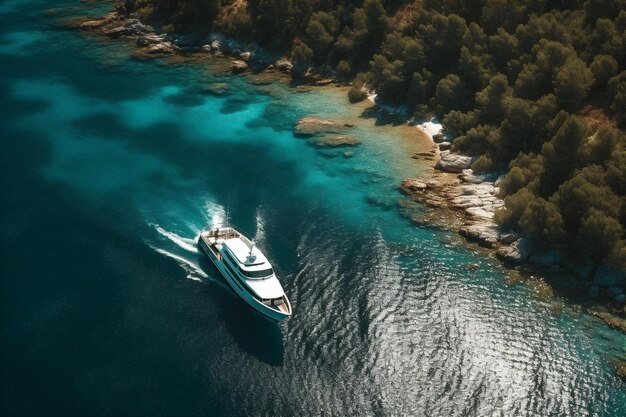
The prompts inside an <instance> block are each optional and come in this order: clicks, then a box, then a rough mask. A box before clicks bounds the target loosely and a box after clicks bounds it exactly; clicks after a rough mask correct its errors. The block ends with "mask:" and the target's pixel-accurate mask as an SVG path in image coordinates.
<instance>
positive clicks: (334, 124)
mask: <svg viewBox="0 0 626 417" xmlns="http://www.w3.org/2000/svg"><path fill="white" fill-rule="evenodd" d="M347 127H351V125H350V124H349V123H345V122H342V121H340V120H331V119H322V118H319V117H314V116H308V117H303V118H302V119H300V120H298V123H297V124H296V126H295V127H294V130H293V131H294V133H295V134H296V135H298V136H314V135H319V134H322V133H340V132H342V131H343V130H345V129H346V128H347Z"/></svg>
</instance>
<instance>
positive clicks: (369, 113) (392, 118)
mask: <svg viewBox="0 0 626 417" xmlns="http://www.w3.org/2000/svg"><path fill="white" fill-rule="evenodd" d="M359 117H360V118H361V119H375V125H376V126H387V125H389V126H400V125H403V124H405V123H406V115H404V114H401V113H390V112H388V111H387V110H385V109H383V108H380V107H378V106H376V105H373V106H372V107H368V108H367V109H365V110H363V111H362V112H361V114H360V115H359Z"/></svg>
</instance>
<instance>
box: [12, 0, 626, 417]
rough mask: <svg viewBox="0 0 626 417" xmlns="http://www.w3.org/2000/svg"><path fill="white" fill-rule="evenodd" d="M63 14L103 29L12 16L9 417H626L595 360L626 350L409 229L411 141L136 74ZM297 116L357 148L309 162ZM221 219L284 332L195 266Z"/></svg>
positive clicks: (258, 93) (289, 105)
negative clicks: (256, 261) (198, 239)
mask: <svg viewBox="0 0 626 417" xmlns="http://www.w3.org/2000/svg"><path fill="white" fill-rule="evenodd" d="M57 6H80V9H79V10H77V11H75V12H73V13H86V12H90V13H97V12H98V11H99V10H101V9H98V6H93V5H90V6H85V5H81V3H79V2H71V1H58V2H44V1H36V0H31V1H19V0H17V1H16V0H13V1H11V2H5V3H4V4H3V5H0V19H1V20H2V22H3V24H2V26H0V31H1V32H0V60H1V61H2V65H1V66H0V73H1V75H2V77H0V100H1V102H2V108H3V111H2V112H1V113H0V118H1V119H2V120H0V126H2V128H1V129H2V136H1V137H2V139H1V140H2V151H1V158H2V159H1V161H2V162H1V170H2V175H1V181H2V182H1V184H2V193H1V196H2V197H1V198H2V201H1V202H2V205H1V207H2V209H1V210H2V211H1V214H2V216H1V219H2V220H1V222H2V223H1V225H2V227H1V229H0V230H1V233H2V239H1V243H2V252H1V253H2V255H1V258H0V268H1V272H2V274H1V275H2V281H1V282H2V291H1V296H2V303H1V309H2V310H1V312H2V314H1V319H2V355H1V357H2V359H1V360H2V372H1V375H2V376H1V378H2V397H1V399H2V401H1V406H2V414H6V415H12V414H28V415H49V414H54V415H85V414H89V415H223V416H236V415H268V416H301V415H337V416H349V415H377V416H381V415H412V416H421V415H424V416H486V415H504V416H511V415H532V416H547V415H558V416H563V415H571V416H620V415H624V414H626V391H625V390H624V386H623V383H621V382H620V381H619V380H618V379H617V378H616V377H615V375H614V372H613V370H612V368H611V366H610V365H609V364H608V362H607V361H606V360H605V357H604V354H605V352H604V351H603V349H601V347H602V346H603V343H601V342H598V340H601V338H605V339H613V340H617V341H618V342H617V344H618V345H619V343H620V341H623V340H624V337H623V335H620V334H619V333H617V332H614V331H612V330H610V329H607V328H605V327H601V326H599V325H598V324H597V323H595V322H593V321H591V322H590V320H589V319H588V318H587V317H585V316H582V315H579V314H575V313H573V312H571V311H570V310H569V309H565V312H564V313H562V314H556V315H555V314H553V313H551V312H550V310H549V309H548V308H547V307H546V305H545V304H544V303H542V302H540V301H539V300H537V299H536V298H535V297H533V296H532V294H531V292H530V291H529V290H528V289H527V288H525V287H523V286H515V285H507V284H506V280H505V271H503V270H502V269H501V268H500V267H499V266H498V265H497V264H496V263H494V262H492V261H490V260H489V259H486V258H483V257H480V256H479V255H477V254H475V253H473V252H471V251H469V250H468V249H467V248H465V247H464V246H462V245H460V244H459V243H458V240H457V239H456V238H455V237H454V236H453V235H451V234H450V233H447V232H442V231H437V230H432V229H426V228H417V227H413V226H411V225H410V222H409V221H408V220H407V219H406V218H405V217H404V216H403V215H402V211H401V210H399V209H398V204H399V202H400V201H402V196H401V195H400V194H399V193H398V191H397V185H398V184H399V183H400V181H401V180H402V179H403V178H405V177H415V176H423V175H425V174H426V173H427V168H425V167H420V166H419V165H417V163H416V162H415V161H414V160H412V159H411V158H410V157H409V156H410V155H411V153H412V152H414V151H415V150H419V149H422V148H424V146H428V145H427V144H424V143H422V142H421V141H420V140H419V138H418V137H417V135H415V136H414V135H412V133H411V132H412V131H410V130H409V128H407V127H401V126H399V127H392V126H390V125H384V124H383V125H378V126H377V125H375V124H376V120H375V119H373V118H370V117H368V115H369V114H370V112H365V115H364V116H363V117H361V118H359V115H360V114H362V113H363V107H358V106H349V105H348V104H347V102H346V100H345V94H344V93H343V92H342V91H337V90H334V89H325V90H319V89H318V90H314V91H313V92H308V93H296V92H295V91H294V90H290V89H289V88H287V87H286V86H285V85H283V84H281V83H279V82H275V83H270V84H265V85H259V84H253V83H251V82H250V80H248V79H246V78H244V77H230V76H227V75H220V74H215V73H213V72H212V70H211V68H207V67H206V65H170V64H167V63H166V62H164V61H151V62H146V61H138V60H133V59H130V58H129V57H128V56H129V52H130V51H131V49H130V47H129V46H128V45H125V44H121V43H112V42H107V41H103V40H101V39H97V38H94V37H90V36H81V35H79V34H78V33H76V32H73V31H69V30H64V29H63V28H62V27H60V26H59V25H57V24H56V23H55V22H56V20H55V19H57V18H58V17H59V15H51V14H49V13H44V12H45V10H47V9H49V8H50V7H57ZM218 83H219V84H218ZM224 83H225V84H224ZM216 84H218V85H216ZM217 90H219V91H221V93H216V91H217ZM307 114H318V115H321V116H327V117H328V116H330V117H335V118H341V119H346V120H352V121H353V122H355V123H356V125H357V126H356V128H355V129H354V131H353V133H354V136H356V137H357V138H358V139H359V140H361V141H362V142H363V143H362V144H361V145H360V146H359V147H357V148H355V149H353V150H352V151H353V152H354V155H353V156H351V157H346V155H344V154H343V152H344V151H345V150H320V149H316V148H315V147H313V146H311V145H310V144H309V143H308V142H307V141H306V140H304V139H299V138H295V137H293V134H292V133H291V130H292V128H293V125H294V123H295V121H297V119H298V118H299V117H301V116H303V115H307ZM415 210H419V208H415ZM226 212H228V216H229V217H230V219H231V220H232V221H233V223H235V224H237V225H238V226H239V227H241V228H242V229H243V230H245V231H247V232H248V233H249V234H250V235H251V236H253V237H254V239H255V240H256V241H257V242H258V243H259V245H260V246H261V247H262V248H263V249H264V251H265V253H266V254H267V255H268V257H269V258H270V259H271V260H272V262H273V264H274V267H275V269H276V271H277V272H278V274H279V276H280V279H281V282H282V284H283V286H284V288H285V290H286V292H287V294H288V295H289V297H290V299H291V302H292V304H293V309H294V316H293V317H292V318H291V319H290V320H288V321H286V322H284V323H282V324H280V325H276V324H273V323H269V322H267V321H266V320H264V319H262V318H260V317H257V316H256V315H255V314H254V313H253V312H252V311H251V310H250V309H248V308H247V307H246V305H245V304H244V303H243V302H242V301H240V300H239V299H237V298H236V297H235V296H234V294H233V292H232V291H231V290H230V289H229V287H228V285H227V284H226V283H225V281H224V280H223V279H222V278H220V276H219V275H218V274H217V273H216V271H215V270H214V269H213V268H212V267H211V265H210V264H209V263H208V262H207V261H206V260H205V259H203V257H202V256H201V254H199V253H198V251H197V250H196V247H195V243H194V238H195V236H196V235H197V233H198V232H199V231H200V230H201V229H202V228H203V227H205V226H206V225H207V224H209V223H211V222H212V221H215V220H219V219H220V218H223V217H224V216H225V215H226ZM596 339H598V340H596ZM613 345H615V343H613ZM598 346H600V348H599V347H598ZM625 349H626V348H625ZM622 354H626V352H622Z"/></svg>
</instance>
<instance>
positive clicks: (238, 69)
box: [230, 59, 248, 74]
mask: <svg viewBox="0 0 626 417" xmlns="http://www.w3.org/2000/svg"><path fill="white" fill-rule="evenodd" d="M230 69H231V70H232V72H233V74H241V73H242V72H245V71H246V70H247V69H248V64H247V63H246V62H245V61H242V60H239V59H236V60H234V61H232V62H231V66H230Z"/></svg>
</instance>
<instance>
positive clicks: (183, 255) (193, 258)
mask: <svg viewBox="0 0 626 417" xmlns="http://www.w3.org/2000/svg"><path fill="white" fill-rule="evenodd" d="M150 226H151V227H152V228H154V230H156V232H157V233H158V234H159V242H158V244H156V243H154V242H152V243H151V242H148V246H150V248H152V249H153V250H155V251H156V252H158V253H160V254H161V255H164V256H167V257H168V258H171V259H173V260H175V261H176V263H178V265H179V266H180V267H181V268H182V269H183V270H184V271H185V272H186V274H187V279H190V280H192V281H198V282H207V281H210V282H211V283H213V284H217V285H219V286H220V287H222V288H225V289H228V290H229V287H228V286H227V285H226V284H225V283H224V282H222V281H221V280H219V279H217V278H215V277H213V276H211V275H209V274H207V273H206V272H205V271H204V270H203V269H202V267H201V266H200V264H199V258H198V256H197V255H198V253H199V252H198V247H197V246H196V239H197V236H195V237H194V238H188V237H184V236H181V235H179V234H178V233H175V232H172V231H168V230H166V229H165V228H163V227H162V226H160V225H159V224H156V223H150Z"/></svg>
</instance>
